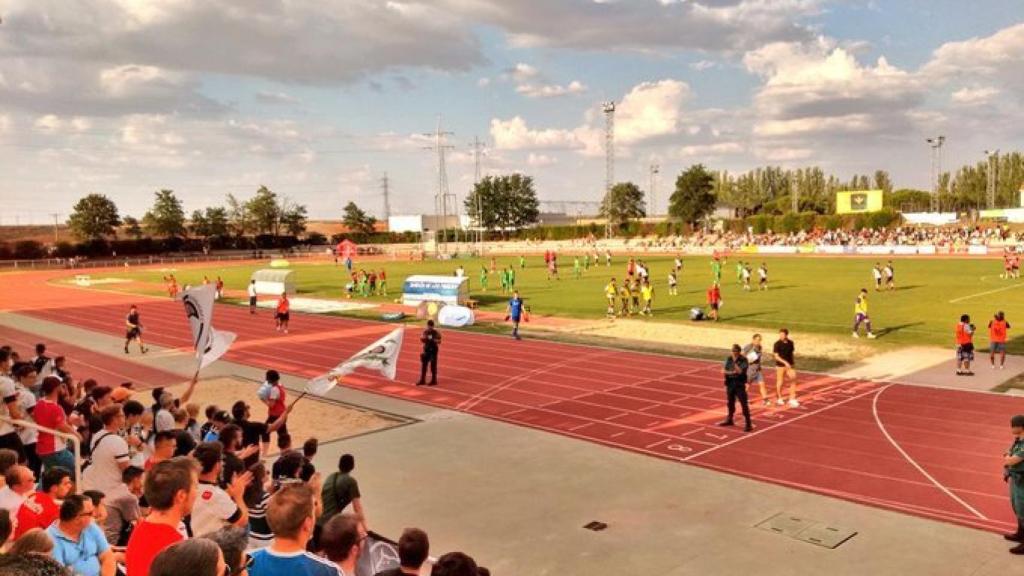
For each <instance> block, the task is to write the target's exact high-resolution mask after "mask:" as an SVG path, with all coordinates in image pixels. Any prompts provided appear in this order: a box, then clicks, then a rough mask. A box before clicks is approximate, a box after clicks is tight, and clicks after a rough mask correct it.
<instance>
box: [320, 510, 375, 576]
mask: <svg viewBox="0 0 1024 576" xmlns="http://www.w3.org/2000/svg"><path fill="white" fill-rule="evenodd" d="M365 540H366V530H364V529H363V527H362V523H361V522H360V520H359V517H358V516H354V515H352V514H336V515H335V516H334V517H333V518H331V519H330V520H328V521H327V523H326V524H324V529H323V532H322V533H321V534H320V542H319V547H320V548H321V549H322V550H323V553H324V556H326V557H327V559H328V560H330V561H331V562H334V563H335V564H337V565H338V572H340V573H341V576H355V573H356V563H357V562H359V555H360V554H361V553H362V549H363V541H365Z"/></svg>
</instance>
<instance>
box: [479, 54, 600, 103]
mask: <svg viewBox="0 0 1024 576" xmlns="http://www.w3.org/2000/svg"><path fill="white" fill-rule="evenodd" d="M500 79H501V80H503V81H505V82H510V83H512V84H514V85H515V90H516V93H517V94H521V95H523V96H526V97H527V98H557V97H559V96H569V95H572V94H582V93H584V92H586V91H587V87H586V86H584V85H583V83H582V82H580V81H579V80H573V81H571V82H569V83H568V84H564V85H562V84H557V83H554V82H551V81H550V80H549V79H548V78H547V77H546V76H545V75H544V74H542V73H541V71H540V70H539V69H537V67H536V66H533V65H531V64H526V63H523V62H520V63H517V64H516V65H515V66H512V67H510V68H508V69H506V70H505V71H504V72H503V73H502V74H501V77H500ZM483 85H486V84H483Z"/></svg>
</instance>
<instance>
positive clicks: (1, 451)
mask: <svg viewBox="0 0 1024 576" xmlns="http://www.w3.org/2000/svg"><path fill="white" fill-rule="evenodd" d="M17 463H18V453H17V452H15V451H14V450H11V449H9V448H0V490H2V489H3V488H4V487H5V486H7V482H6V481H5V480H4V476H5V475H6V474H7V471H8V470H10V469H11V466H14V465H15V464H17Z"/></svg>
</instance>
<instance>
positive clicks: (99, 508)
mask: <svg viewBox="0 0 1024 576" xmlns="http://www.w3.org/2000/svg"><path fill="white" fill-rule="evenodd" d="M82 496H85V497H86V498H88V499H90V500H92V508H93V515H92V517H93V520H95V522H96V524H97V525H98V526H99V527H100V528H101V529H102V527H103V523H104V522H106V521H107V496H106V494H104V493H103V492H100V491H99V490H86V491H84V492H82Z"/></svg>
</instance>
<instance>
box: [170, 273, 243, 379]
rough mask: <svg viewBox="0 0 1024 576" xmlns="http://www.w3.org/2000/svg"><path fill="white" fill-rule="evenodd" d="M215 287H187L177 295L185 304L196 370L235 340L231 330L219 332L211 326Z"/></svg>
mask: <svg viewBox="0 0 1024 576" xmlns="http://www.w3.org/2000/svg"><path fill="white" fill-rule="evenodd" d="M216 296H217V289H216V288H215V287H214V286H213V285H212V284H204V285H201V286H196V287H194V288H189V289H188V290H185V291H184V292H182V293H181V294H179V295H178V300H180V301H181V302H182V303H183V304H184V305H185V317H186V318H187V319H188V325H189V328H190V329H191V330H192V344H193V346H195V349H196V361H197V362H198V363H199V365H198V367H197V368H196V371H197V372H198V371H199V370H202V369H203V368H206V367H207V366H209V365H210V364H213V363H214V362H215V361H216V360H217V359H218V358H220V357H221V356H223V355H224V353H225V352H227V351H228V348H230V347H231V344H232V343H233V342H234V341H235V338H236V336H235V334H234V333H233V332H219V331H217V330H214V328H213V301H214V300H215V299H216Z"/></svg>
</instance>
